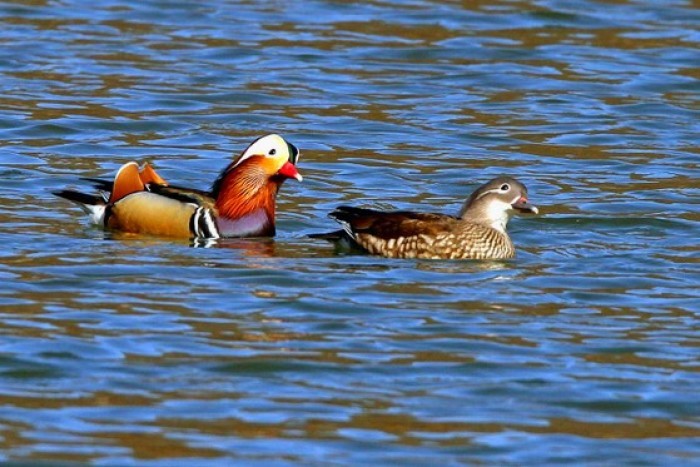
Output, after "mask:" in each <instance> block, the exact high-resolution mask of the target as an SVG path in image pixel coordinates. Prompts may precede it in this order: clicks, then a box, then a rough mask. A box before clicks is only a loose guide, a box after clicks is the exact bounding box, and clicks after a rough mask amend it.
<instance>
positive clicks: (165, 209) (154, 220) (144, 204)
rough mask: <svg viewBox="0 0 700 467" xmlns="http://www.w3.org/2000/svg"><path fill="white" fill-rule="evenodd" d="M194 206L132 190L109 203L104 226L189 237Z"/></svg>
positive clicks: (136, 231) (168, 235) (149, 233)
mask: <svg viewBox="0 0 700 467" xmlns="http://www.w3.org/2000/svg"><path fill="white" fill-rule="evenodd" d="M195 209H196V206H195V205H194V204H190V203H182V202H180V201H177V200H174V199H171V198H167V197H165V196H160V195H157V194H155V193H150V192H148V191H141V192H137V193H132V194H131V195H127V196H126V197H124V198H122V199H121V200H120V201H119V202H118V203H116V204H114V205H113V206H112V211H111V215H110V216H109V218H108V219H107V227H109V228H110V229H116V230H122V231H124V232H135V233H142V234H147V235H161V236H164V237H183V238H188V237H191V236H192V232H191V231H190V218H191V217H192V215H193V214H194V211H195Z"/></svg>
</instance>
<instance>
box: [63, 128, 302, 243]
mask: <svg viewBox="0 0 700 467" xmlns="http://www.w3.org/2000/svg"><path fill="white" fill-rule="evenodd" d="M298 158H299V150H298V149H297V148H296V147H295V146H294V145H293V144H291V143H288V142H287V141H286V140H285V139H284V138H282V137H281V136H279V135H274V134H273V135H267V136H263V137H261V138H258V139H257V140H255V141H254V142H253V143H252V144H250V146H248V148H247V149H245V150H244V151H243V152H242V153H241V154H240V155H239V156H238V157H237V158H235V159H234V160H233V161H232V162H231V163H230V164H229V165H228V166H227V167H226V168H225V169H224V170H223V171H222V172H221V174H220V175H219V177H218V178H217V179H216V181H215V182H214V184H213V185H212V188H211V190H210V191H203V190H195V189H191V188H183V187H177V186H172V185H169V184H168V183H166V182H165V180H163V179H162V178H161V177H160V176H159V175H158V174H157V173H156V172H155V170H153V168H152V167H151V166H150V165H148V164H146V165H144V167H143V168H142V169H141V170H139V167H138V165H137V164H136V162H129V163H126V164H124V165H123V166H122V167H121V168H120V169H119V171H118V172H117V175H116V177H115V179H114V182H113V183H112V182H108V181H105V180H100V179H88V180H91V181H93V182H94V183H95V185H96V186H97V187H98V188H100V189H102V190H107V191H111V193H110V194H109V196H107V195H106V194H105V193H103V194H102V196H99V195H90V194H86V193H81V192H79V191H73V190H62V191H56V192H54V194H55V195H57V196H60V197H61V198H65V199H67V200H70V201H73V202H75V203H78V204H79V205H80V206H81V207H82V208H83V210H84V211H86V212H87V213H88V214H89V215H90V218H91V220H92V222H93V223H95V224H98V225H100V226H102V227H104V228H107V229H114V230H120V231H123V232H130V233H139V234H148V235H158V236H167V237H181V238H195V239H211V238H222V237H257V236H273V235H274V234H275V199H276V196H277V192H278V191H279V189H280V187H281V185H282V183H283V182H284V181H285V180H286V179H287V178H294V179H296V180H298V181H301V180H302V176H301V175H300V174H299V172H298V171H297V168H296V163H297V161H298Z"/></svg>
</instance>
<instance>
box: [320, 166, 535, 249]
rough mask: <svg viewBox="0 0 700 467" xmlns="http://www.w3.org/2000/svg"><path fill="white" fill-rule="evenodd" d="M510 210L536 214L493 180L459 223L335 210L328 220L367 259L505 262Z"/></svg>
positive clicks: (520, 190) (521, 191)
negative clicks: (369, 256)
mask: <svg viewBox="0 0 700 467" xmlns="http://www.w3.org/2000/svg"><path fill="white" fill-rule="evenodd" d="M514 210H518V211H523V212H533V213H536V212H537V208H535V207H534V206H532V205H530V204H529V203H528V202H527V189H526V188H525V186H524V185H522V184H521V183H520V182H518V181H517V180H515V179H513V178H510V177H499V178H495V179H493V180H491V181H489V182H488V183H486V184H484V185H482V186H481V187H479V188H478V189H477V190H476V191H475V192H474V193H473V194H472V195H471V196H470V197H469V199H468V200H467V202H466V203H465V206H464V207H463V208H462V210H461V213H460V217H453V216H448V215H444V214H432V213H416V212H410V211H394V212H382V211H375V210H372V209H362V208H353V207H348V206H340V207H338V208H337V209H336V210H335V211H333V212H332V213H331V214H330V217H331V218H333V219H335V220H336V221H338V222H339V223H340V224H341V225H342V226H343V229H344V232H345V234H346V236H347V237H349V238H350V239H351V240H352V241H354V242H355V243H356V244H357V245H358V246H360V247H362V248H364V249H365V250H367V251H368V252H369V253H372V254H377V255H382V256H386V257H390V258H425V259H508V258H512V257H513V256H515V247H514V246H513V242H512V241H511V239H510V237H509V236H508V233H507V232H506V224H507V223H508V219H509V218H510V215H511V214H512V213H513V211H514Z"/></svg>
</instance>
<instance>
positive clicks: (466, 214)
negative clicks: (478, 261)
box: [460, 205, 510, 236]
mask: <svg viewBox="0 0 700 467" xmlns="http://www.w3.org/2000/svg"><path fill="white" fill-rule="evenodd" d="M490 207H491V209H489V206H475V207H473V208H471V207H470V208H467V209H466V210H463V212H461V213H460V217H461V219H462V220H463V221H465V222H470V223H475V224H482V225H486V226H488V227H491V228H492V229H494V230H497V231H498V232H500V233H501V234H503V235H506V236H508V233H507V231H506V226H507V225H508V221H509V220H510V212H509V211H507V210H504V209H502V208H500V207H498V206H495V205H491V206H490Z"/></svg>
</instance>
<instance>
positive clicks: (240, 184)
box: [212, 164, 280, 236]
mask: <svg viewBox="0 0 700 467" xmlns="http://www.w3.org/2000/svg"><path fill="white" fill-rule="evenodd" d="M279 186H280V182H279V181H278V180H276V177H272V178H270V177H267V175H266V174H265V173H264V172H263V171H262V169H261V168H259V167H256V166H255V165H249V164H246V166H244V167H236V168H235V169H234V170H230V171H228V172H224V173H223V174H222V175H221V177H219V180H217V182H216V183H215V184H214V187H213V189H212V195H214V197H215V199H216V202H215V207H216V210H217V212H218V223H219V224H220V228H223V229H224V230H231V232H222V234H224V236H237V232H235V231H234V230H238V229H243V230H246V231H247V232H246V235H255V234H259V235H272V234H274V229H275V199H276V197H277V192H278V191H279ZM226 227H229V228H226Z"/></svg>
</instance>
